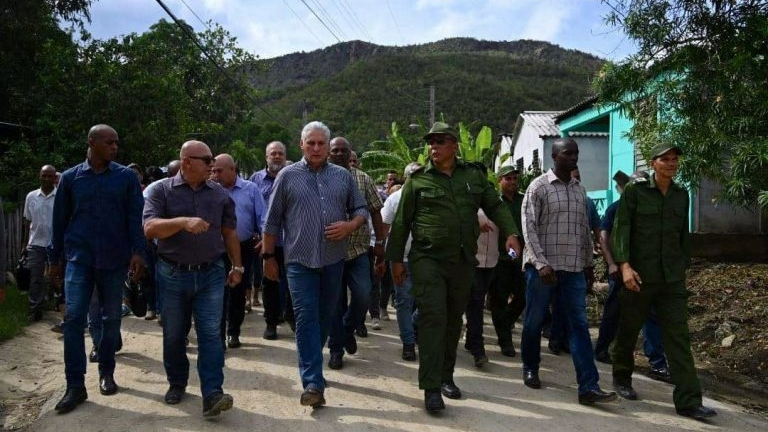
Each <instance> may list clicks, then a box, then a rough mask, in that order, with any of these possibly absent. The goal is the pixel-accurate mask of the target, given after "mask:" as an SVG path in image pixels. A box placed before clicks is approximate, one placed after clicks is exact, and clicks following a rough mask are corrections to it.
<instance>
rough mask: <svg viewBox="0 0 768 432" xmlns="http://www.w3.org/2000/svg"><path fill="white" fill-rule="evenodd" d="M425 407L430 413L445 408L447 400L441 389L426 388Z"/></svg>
mask: <svg viewBox="0 0 768 432" xmlns="http://www.w3.org/2000/svg"><path fill="white" fill-rule="evenodd" d="M424 408H425V409H426V410H427V412H428V413H436V412H438V411H442V410H444V409H445V402H443V397H442V396H441V395H440V390H424Z"/></svg>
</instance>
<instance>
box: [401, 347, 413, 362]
mask: <svg viewBox="0 0 768 432" xmlns="http://www.w3.org/2000/svg"><path fill="white" fill-rule="evenodd" d="M403 360H405V361H414V360H416V344H412V343H411V344H403Z"/></svg>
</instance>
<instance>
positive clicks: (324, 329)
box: [285, 261, 344, 392]
mask: <svg viewBox="0 0 768 432" xmlns="http://www.w3.org/2000/svg"><path fill="white" fill-rule="evenodd" d="M285 267H286V274H287V276H288V287H289V288H290V290H291V297H292V299H293V312H294V315H295V318H296V353H297V356H298V361H299V376H300V377H301V385H302V387H303V388H304V389H305V390H308V389H310V388H314V389H315V390H319V391H321V392H322V391H324V390H325V379H324V378H323V345H325V340H326V339H327V338H328V327H329V326H330V323H331V318H332V316H333V313H334V312H335V311H336V308H337V307H338V304H339V297H340V296H341V290H342V286H341V273H342V271H343V270H344V261H339V262H337V263H335V264H330V265H327V266H325V267H322V268H319V269H315V268H309V267H305V266H303V265H301V264H298V263H288V264H286V266H285Z"/></svg>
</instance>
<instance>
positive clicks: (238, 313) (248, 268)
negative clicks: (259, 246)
mask: <svg viewBox="0 0 768 432" xmlns="http://www.w3.org/2000/svg"><path fill="white" fill-rule="evenodd" d="M253 246H254V242H253V239H248V240H246V241H243V242H240V259H241V260H242V262H243V267H244V268H245V271H244V272H243V277H242V279H241V280H240V283H239V284H237V285H235V286H233V287H226V289H225V290H224V291H225V295H224V313H223V314H222V319H221V335H222V338H223V337H224V334H225V330H226V334H227V335H229V336H237V337H240V326H242V325H243V320H244V319H245V289H246V287H250V286H251V280H252V279H251V278H252V277H253V257H254V254H255V252H254V250H253ZM226 263H227V266H226V268H227V272H229V270H230V269H231V268H232V265H231V263H230V262H229V260H226Z"/></svg>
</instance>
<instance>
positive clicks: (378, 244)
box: [373, 240, 384, 246]
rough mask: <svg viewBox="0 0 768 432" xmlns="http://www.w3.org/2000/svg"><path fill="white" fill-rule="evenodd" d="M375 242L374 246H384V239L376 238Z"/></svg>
mask: <svg viewBox="0 0 768 432" xmlns="http://www.w3.org/2000/svg"><path fill="white" fill-rule="evenodd" d="M373 244H374V246H384V240H376V241H375V242H373Z"/></svg>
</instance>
